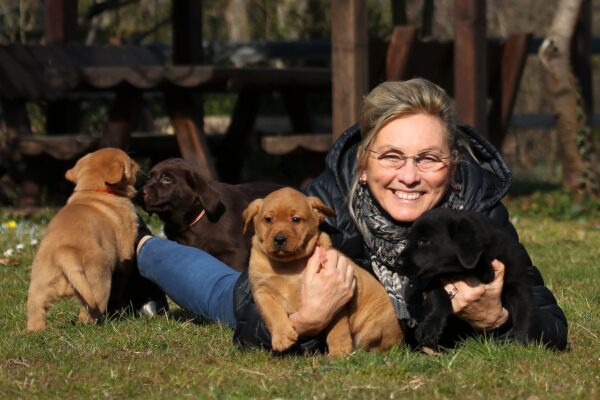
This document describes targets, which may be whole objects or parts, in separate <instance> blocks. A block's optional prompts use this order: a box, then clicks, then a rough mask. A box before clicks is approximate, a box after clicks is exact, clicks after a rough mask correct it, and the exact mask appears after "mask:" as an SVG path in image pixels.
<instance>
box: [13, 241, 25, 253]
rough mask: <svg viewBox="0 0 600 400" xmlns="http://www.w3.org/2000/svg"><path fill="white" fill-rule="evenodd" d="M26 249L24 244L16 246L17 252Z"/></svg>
mask: <svg viewBox="0 0 600 400" xmlns="http://www.w3.org/2000/svg"><path fill="white" fill-rule="evenodd" d="M24 248H25V245H24V244H23V243H19V244H18V245H16V246H15V250H17V251H23V249H24Z"/></svg>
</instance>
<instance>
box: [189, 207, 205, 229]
mask: <svg viewBox="0 0 600 400" xmlns="http://www.w3.org/2000/svg"><path fill="white" fill-rule="evenodd" d="M204 214H206V210H202V211H200V214H198V216H197V217H196V219H195V220H193V221H192V223H191V224H190V225H189V226H188V228H191V227H192V226H194V225H196V224H197V223H198V221H200V219H202V217H204Z"/></svg>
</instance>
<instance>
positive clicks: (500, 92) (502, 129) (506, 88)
mask: <svg viewBox="0 0 600 400" xmlns="http://www.w3.org/2000/svg"><path fill="white" fill-rule="evenodd" d="M530 42H531V34H529V33H524V34H520V35H513V36H510V37H509V38H508V39H507V40H506V43H505V44H504V46H503V47H502V56H501V59H500V82H499V84H498V86H497V91H496V93H493V94H492V105H491V107H490V112H489V116H488V127H489V138H490V141H491V142H492V144H493V145H494V146H496V148H498V149H501V148H502V144H503V142H504V137H505V136H506V131H507V130H508V125H509V124H510V119H511V117H512V113H513V107H514V104H515V100H516V98H517V92H518V90H519V84H520V82H521V76H522V75H523V69H524V67H525V61H526V60H527V50H528V48H529V43H530Z"/></svg>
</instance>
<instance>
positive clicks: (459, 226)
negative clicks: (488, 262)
mask: <svg viewBox="0 0 600 400" xmlns="http://www.w3.org/2000/svg"><path fill="white" fill-rule="evenodd" d="M454 238H455V243H456V255H457V257H458V261H460V263H461V264H462V266H463V267H465V268H466V269H474V268H475V267H476V266H477V263H478V262H479V259H480V258H481V255H482V254H483V243H482V242H481V238H480V237H479V235H477V231H476V229H475V226H473V223H472V222H471V221H469V220H467V219H464V218H461V219H460V220H458V222H457V223H456V231H455V234H454Z"/></svg>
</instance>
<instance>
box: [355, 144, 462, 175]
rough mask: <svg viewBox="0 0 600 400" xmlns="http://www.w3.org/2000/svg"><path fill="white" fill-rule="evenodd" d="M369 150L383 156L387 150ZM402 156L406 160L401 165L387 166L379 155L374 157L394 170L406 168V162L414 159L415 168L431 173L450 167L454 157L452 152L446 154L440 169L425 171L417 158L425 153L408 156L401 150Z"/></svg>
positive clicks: (442, 158) (441, 159)
mask: <svg viewBox="0 0 600 400" xmlns="http://www.w3.org/2000/svg"><path fill="white" fill-rule="evenodd" d="M367 151H368V152H369V153H373V154H377V155H378V156H382V155H383V154H385V152H381V151H377V150H371V149H367ZM400 154H401V156H399V157H400V158H401V159H402V160H404V162H403V163H402V165H400V166H399V167H396V168H394V167H386V166H384V165H383V164H382V159H381V158H379V157H372V158H374V159H375V160H377V162H378V163H379V165H381V167H382V168H385V169H393V170H396V171H397V170H399V169H401V168H404V167H405V166H406V163H407V162H408V160H409V159H412V160H413V161H414V163H415V168H416V169H418V170H419V171H420V172H424V173H430V172H438V171H441V170H442V169H444V167H448V165H449V164H450V163H449V160H450V159H452V158H453V157H454V155H453V154H450V155H449V156H445V157H440V161H441V162H442V165H441V166H440V167H439V168H438V169H432V170H429V171H423V170H422V169H421V168H419V163H418V162H417V158H419V157H421V156H422V155H423V153H421V154H417V155H414V156H408V155H406V154H404V153H402V152H400Z"/></svg>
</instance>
